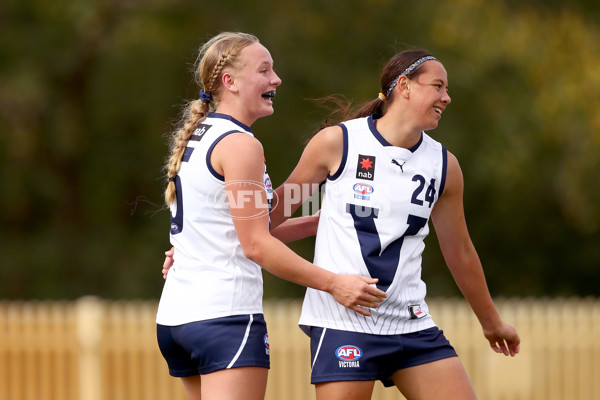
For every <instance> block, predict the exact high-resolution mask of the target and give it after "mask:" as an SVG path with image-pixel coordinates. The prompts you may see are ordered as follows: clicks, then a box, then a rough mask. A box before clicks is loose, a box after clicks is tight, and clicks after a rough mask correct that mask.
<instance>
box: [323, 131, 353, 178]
mask: <svg viewBox="0 0 600 400" xmlns="http://www.w3.org/2000/svg"><path fill="white" fill-rule="evenodd" d="M338 126H339V127H340V128H342V142H343V150H342V160H341V162H340V167H339V168H338V170H337V171H335V173H334V174H333V175H328V176H327V179H328V180H330V181H334V180H336V179H337V178H339V177H340V175H341V174H342V172H343V171H344V168H346V159H347V158H348V128H346V125H344V124H339V125H338Z"/></svg>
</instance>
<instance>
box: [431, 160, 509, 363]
mask: <svg viewBox="0 0 600 400" xmlns="http://www.w3.org/2000/svg"><path fill="white" fill-rule="evenodd" d="M432 220H433V224H434V227H435V231H436V234H437V237H438V240H439V243H440V248H441V250H442V253H443V255H444V259H445V260H446V264H447V265H448V268H449V269H450V272H451V273H452V276H453V278H454V280H455V281H456V284H457V285H458V287H459V289H460V291H461V292H462V294H463V295H464V296H465V299H466V300H467V302H468V303H469V304H470V306H471V308H472V309H473V312H474V313H475V315H476V316H477V319H478V320H479V322H480V324H481V326H482V328H483V333H484V335H485V337H486V338H487V339H488V341H489V342H490V346H491V347H492V349H493V350H494V351H496V352H497V353H504V354H505V355H509V354H510V355H511V356H514V355H515V354H516V353H518V352H519V345H520V338H519V335H518V333H517V331H516V330H515V329H514V328H513V327H512V326H510V325H508V324H506V323H504V322H503V321H502V319H501V318H500V314H499V313H498V310H497V309H496V306H495V305H494V302H493V300H492V298H491V295H490V293H489V290H488V286H487V283H486V281H485V276H484V272H483V268H482V265H481V261H480V260H479V256H478V255H477V251H476V250H475V246H474V245H473V242H472V241H471V238H470V236H469V232H468V230H467V224H466V221H465V215H464V209H463V176H462V171H461V169H460V166H459V164H458V160H457V159H456V157H455V156H454V155H452V154H450V153H449V154H448V175H447V178H446V188H445V190H444V193H443V194H442V196H441V197H440V199H439V200H438V202H437V203H436V205H435V207H434V209H433V212H432Z"/></svg>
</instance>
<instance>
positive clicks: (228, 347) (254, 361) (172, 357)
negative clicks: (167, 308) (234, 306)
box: [156, 314, 270, 377]
mask: <svg viewBox="0 0 600 400" xmlns="http://www.w3.org/2000/svg"><path fill="white" fill-rule="evenodd" d="M156 334H157V337H158V347H159V348H160V352H161V353H162V355H163V357H164V358H165V360H166V361H167V365H168V366H169V373H170V374H171V375H172V376H176V377H186V376H194V375H201V374H208V373H211V372H215V371H219V370H222V369H228V368H236V367H264V368H269V367H270V362H269V335H268V334H267V324H266V323H265V319H264V317H263V314H253V315H234V316H231V317H224V318H215V319H209V320H205V321H198V322H192V323H189V324H183V325H178V326H165V325H158V324H157V326H156Z"/></svg>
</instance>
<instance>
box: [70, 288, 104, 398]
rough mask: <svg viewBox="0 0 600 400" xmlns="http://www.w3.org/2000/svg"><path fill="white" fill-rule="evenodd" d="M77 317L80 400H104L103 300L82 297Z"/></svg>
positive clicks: (77, 306) (78, 305) (78, 302)
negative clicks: (102, 358)
mask: <svg viewBox="0 0 600 400" xmlns="http://www.w3.org/2000/svg"><path fill="white" fill-rule="evenodd" d="M75 315H76V322H75V324H76V326H77V339H78V341H79V354H78V364H79V400H102V375H101V373H102V372H101V371H102V369H101V359H100V358H101V351H100V350H101V339H102V319H103V306H102V302H101V300H100V299H98V298H96V297H93V296H86V297H82V298H81V299H79V300H77V305H76V313H75Z"/></svg>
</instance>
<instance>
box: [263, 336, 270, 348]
mask: <svg viewBox="0 0 600 400" xmlns="http://www.w3.org/2000/svg"><path fill="white" fill-rule="evenodd" d="M263 342H264V343H265V347H266V348H267V349H268V348H270V347H271V346H269V334H268V333H265V337H263Z"/></svg>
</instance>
